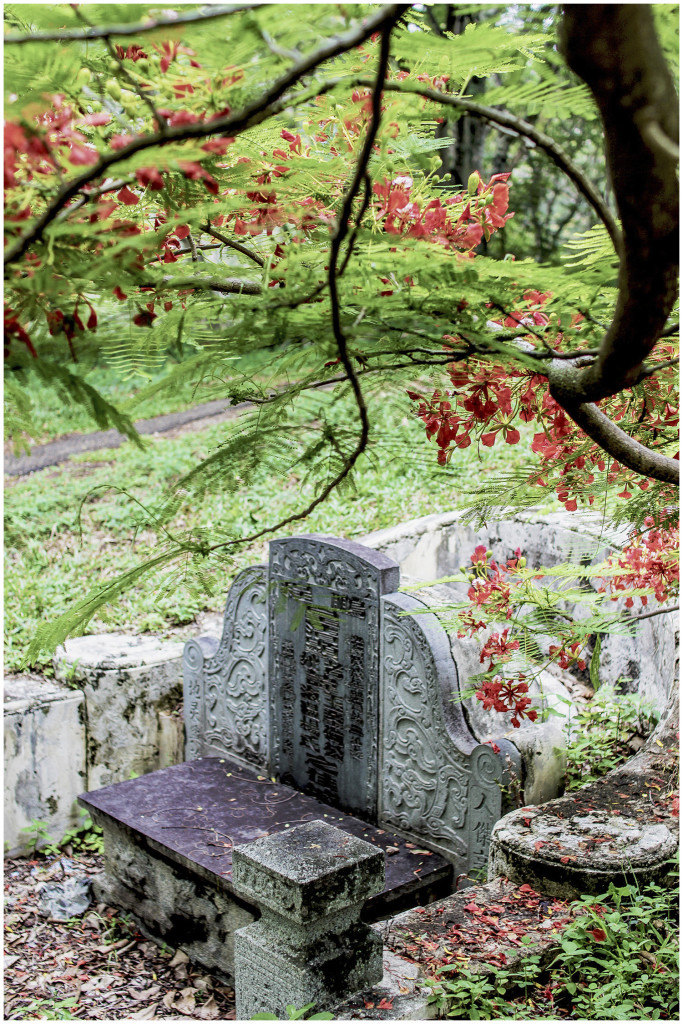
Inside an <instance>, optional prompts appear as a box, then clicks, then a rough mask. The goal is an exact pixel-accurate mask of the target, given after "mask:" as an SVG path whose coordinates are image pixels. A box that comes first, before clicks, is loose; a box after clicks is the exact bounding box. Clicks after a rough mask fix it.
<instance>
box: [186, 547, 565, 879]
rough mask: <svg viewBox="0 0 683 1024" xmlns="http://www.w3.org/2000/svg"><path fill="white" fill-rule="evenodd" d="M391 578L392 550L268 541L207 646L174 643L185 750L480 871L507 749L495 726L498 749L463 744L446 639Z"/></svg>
mask: <svg viewBox="0 0 683 1024" xmlns="http://www.w3.org/2000/svg"><path fill="white" fill-rule="evenodd" d="M399 582H400V571H399V567H398V565H397V563H396V562H395V561H394V560H393V559H391V558H389V557H387V556H386V555H385V554H382V553H378V552H376V551H374V550H372V549H370V548H367V547H364V546H361V545H359V544H356V543H354V542H352V541H346V540H339V539H336V538H332V537H318V536H307V535H303V536H299V537H292V538H287V539H283V540H276V541H273V542H272V543H271V545H270V560H269V565H268V567H264V566H256V567H254V568H252V569H248V570H245V571H244V572H243V573H241V574H240V576H239V577H238V578H237V579H236V580H235V582H234V583H233V585H232V587H231V589H230V593H229V595H228V600H227V604H226V610H225V617H224V625H223V635H222V639H221V641H220V643H219V642H218V641H217V640H216V639H214V638H211V637H201V638H200V639H199V640H198V641H190V642H189V643H187V644H186V645H185V652H184V679H185V719H186V727H187V736H188V743H187V753H188V757H190V758H196V757H199V756H207V755H213V756H216V755H219V756H220V755H224V756H226V757H229V758H231V759H232V760H234V761H236V762H237V763H241V764H244V765H245V766H246V765H248V764H252V765H253V766H255V767H259V768H261V769H262V770H263V771H264V772H267V773H268V774H269V775H274V776H275V777H277V778H279V779H280V780H281V781H283V782H284V783H286V784H288V785H291V786H294V787H295V788H297V789H299V790H301V791H303V792H305V793H308V794H311V795H314V796H317V797H318V798H320V799H322V800H325V801H327V802H328V803H330V804H331V805H333V806H335V807H337V808H339V809H342V810H344V811H349V812H351V813H355V814H357V815H358V816H360V817H361V818H363V819H364V820H366V821H369V822H372V823H375V822H378V823H380V824H382V825H384V826H386V827H387V828H389V829H391V828H399V829H400V830H401V831H402V832H404V833H405V834H406V835H407V836H408V837H410V838H414V839H415V840H416V841H417V842H418V843H422V844H425V845H427V846H429V847H431V848H432V849H434V850H436V851H438V852H440V853H442V854H443V855H444V856H446V857H447V858H448V859H449V860H450V861H451V862H452V863H454V865H455V867H456V869H457V874H460V875H463V876H467V875H468V873H471V872H476V871H484V870H485V868H486V862H487V856H488V836H489V834H490V831H491V828H492V826H493V823H494V821H496V820H497V818H498V817H499V816H500V814H501V813H502V802H501V784H502V785H504V786H505V785H507V783H508V781H511V780H513V779H515V780H516V781H518V776H519V771H518V768H519V767H520V761H519V754H518V751H517V750H516V748H515V747H514V745H513V744H512V743H510V742H509V741H508V740H506V739H505V737H504V736H501V729H500V728H498V730H497V731H496V729H495V728H492V729H491V730H489V731H488V733H487V734H486V735H485V736H484V737H483V738H484V739H485V740H489V739H491V740H495V742H496V744H497V746H498V747H499V748H500V751H501V752H500V754H499V753H497V752H494V749H493V748H492V747H491V746H486V745H483V744H481V743H477V738H476V737H475V735H474V734H473V732H472V729H471V727H470V725H469V724H468V722H467V721H466V718H465V717H464V716H463V709H462V701H461V699H460V688H459V681H458V671H457V669H456V666H455V664H454V661H453V654H452V649H451V647H450V646H449V644H450V641H449V638H448V636H447V634H446V632H445V631H444V629H443V627H442V626H441V624H440V623H439V622H438V620H437V619H436V618H435V616H433V615H424V614H416V615H415V616H414V617H410V616H406V615H404V612H411V611H412V612H416V613H421V612H424V611H425V606H424V603H422V602H420V601H419V600H417V599H415V598H412V597H408V596H401V595H398V594H397V593H396V591H397V588H398V585H399ZM441 589H442V590H444V591H445V596H450V591H446V588H441ZM430 596H431V595H430ZM380 719H381V720H380ZM495 724H496V723H492V725H494V726H495ZM416 737H419V742H416V741H415V738H416ZM508 776H509V778H508ZM529 777H530V778H532V775H531V774H530V775H529ZM553 782H555V777H554V776H553ZM541 791H542V786H541V785H535V786H531V787H530V789H529V793H530V795H533V796H534V797H536V796H537V794H538V793H539V792H541ZM554 792H555V790H553V793H554ZM551 795H552V794H551ZM508 796H509V791H508Z"/></svg>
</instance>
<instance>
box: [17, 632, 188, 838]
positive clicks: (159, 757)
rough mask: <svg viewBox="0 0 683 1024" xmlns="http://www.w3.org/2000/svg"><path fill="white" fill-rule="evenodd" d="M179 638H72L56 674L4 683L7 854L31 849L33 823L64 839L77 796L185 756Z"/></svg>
mask: <svg viewBox="0 0 683 1024" xmlns="http://www.w3.org/2000/svg"><path fill="white" fill-rule="evenodd" d="M182 647H183V645H182V644H181V643H166V642H162V641H159V640H156V639H155V638H153V637H135V636H123V635H120V634H111V633H107V634H101V635H97V636H84V637H77V638H74V639H72V640H68V641H67V642H66V644H65V645H64V647H61V648H59V650H58V651H57V653H56V655H55V671H56V676H57V678H56V681H54V682H53V681H52V680H48V679H45V678H43V677H41V676H16V677H9V678H8V679H6V680H5V719H4V736H5V789H4V796H5V822H4V826H5V831H4V835H5V853H6V855H15V854H18V853H21V852H23V851H24V850H26V849H27V848H30V847H31V844H32V842H33V835H34V834H35V827H34V826H32V824H31V822H32V821H38V822H40V823H42V824H43V825H44V827H45V831H46V833H47V835H48V836H49V837H50V838H51V839H53V840H60V839H61V838H62V837H63V836H64V834H65V832H66V831H67V830H68V829H69V828H71V827H73V826H74V825H75V824H77V823H78V820H79V815H78V813H77V809H76V804H75V800H76V797H77V796H78V794H79V793H82V792H83V791H84V790H87V789H95V788H97V787H98V786H104V785H108V784H109V783H112V782H121V781H123V780H124V779H128V778H131V776H133V775H141V774H144V773H145V772H149V771H153V770H154V769H155V768H165V767H167V766H168V765H170V764H177V763H178V762H179V761H182V760H183V759H184V755H183V722H182V715H181V713H180V709H181V706H182V664H181V655H182Z"/></svg>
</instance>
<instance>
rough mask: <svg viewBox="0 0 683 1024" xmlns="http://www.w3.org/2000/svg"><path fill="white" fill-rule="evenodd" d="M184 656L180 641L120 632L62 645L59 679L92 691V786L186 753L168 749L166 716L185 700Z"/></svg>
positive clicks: (88, 697)
mask: <svg viewBox="0 0 683 1024" xmlns="http://www.w3.org/2000/svg"><path fill="white" fill-rule="evenodd" d="M181 657H182V644H180V643H175V642H165V641H160V640H157V639H156V638H154V637H145V636H124V635H122V634H117V633H102V634H99V635H96V636H82V637H76V638H74V639H72V640H67V641H66V643H65V644H64V646H63V647H60V648H58V650H57V653H56V654H55V670H56V673H57V677H58V678H59V679H66V680H68V682H69V684H70V685H71V686H73V687H77V688H78V689H80V690H81V691H82V693H83V695H84V697H85V706H86V713H87V715H86V732H87V736H86V762H87V765H88V787H89V788H91V789H94V788H96V787H98V786H105V785H109V784H110V783H112V782H120V781H122V780H124V779H128V778H130V777H131V775H132V774H135V775H142V774H144V773H145V772H149V771H152V770H153V769H155V768H159V767H162V766H163V762H166V763H168V762H169V761H177V760H181V759H182V748H181V749H177V750H176V751H173V750H172V749H171V750H169V738H170V737H172V736H173V723H172V722H169V720H168V714H167V713H168V712H171V711H173V710H174V709H176V708H177V707H178V705H179V704H180V701H181V699H182V688H181V686H182V684H181V679H182V677H181ZM164 713H166V715H165V717H164V719H163V720H160V715H162V714H164ZM176 735H177V736H179V733H176ZM172 745H173V744H172V743H171V747H172Z"/></svg>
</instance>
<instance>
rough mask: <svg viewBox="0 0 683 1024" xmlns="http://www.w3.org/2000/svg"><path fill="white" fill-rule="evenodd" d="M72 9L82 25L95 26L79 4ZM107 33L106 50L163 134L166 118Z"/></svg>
mask: <svg viewBox="0 0 683 1024" xmlns="http://www.w3.org/2000/svg"><path fill="white" fill-rule="evenodd" d="M72 10H73V12H74V14H75V15H76V17H77V18H78V19H79V21H82V22H83V24H84V25H87V26H88V28H90V29H92V28H96V26H95V25H93V24H92V22H91V21H89V20H88V19H87V18H86V16H85V14H84V13H83V11H82V10H81V8H80V5H77V4H73V5H72ZM109 35H110V33H107V34H106V35H103V36H102V39H103V41H104V45H105V46H106V47H107V50H108V52H109V56H110V57H111V58H112V60H113V61H115V62H116V64H117V65H118V68H119V71H120V73H121V74H122V75H123V77H124V78H125V80H126V81H127V82H128V84H129V85H130V86H131V87H132V88H133V89H134V90H135V92H136V94H137V95H138V96H139V98H140V99H141V100H142V102H143V103H144V104H145V106H146V107H147V108H148V109H149V111H150V113H151V115H152V120H153V121H154V123H155V124H156V126H157V131H158V132H159V133H160V134H162V135H163V134H164V133H165V131H166V119H165V118H163V117H162V116H161V114H160V113H159V111H158V110H157V108H156V107H155V106H154V103H153V101H152V99H151V98H150V97H149V96H148V95H147V93H146V92H145V91H144V89H143V88H142V86H141V85H140V83H139V82H138V81H137V80H136V79H135V78H133V76H132V75H131V74H130V72H129V71H128V69H127V68H126V67H125V65H124V63H123V61H122V60H121V58H120V57H119V55H118V53H117V52H116V50H115V48H114V46H113V45H112V41H111V39H110V38H109Z"/></svg>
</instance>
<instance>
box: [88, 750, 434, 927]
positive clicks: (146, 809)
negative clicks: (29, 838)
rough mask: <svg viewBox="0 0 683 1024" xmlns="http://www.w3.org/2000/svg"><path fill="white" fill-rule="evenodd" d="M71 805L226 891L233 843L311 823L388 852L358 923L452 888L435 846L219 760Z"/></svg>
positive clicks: (96, 794) (133, 781)
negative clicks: (379, 888)
mask: <svg viewBox="0 0 683 1024" xmlns="http://www.w3.org/2000/svg"><path fill="white" fill-rule="evenodd" d="M80 802H81V803H82V804H83V805H84V806H85V807H86V808H88V810H89V811H90V812H91V813H92V814H93V818H94V819H95V820H96V821H97V822H98V823H100V824H105V825H106V824H111V825H112V826H115V827H116V829H117V831H118V832H120V833H123V834H125V835H126V836H127V837H128V839H129V841H130V842H131V844H134V846H135V847H136V848H139V849H141V850H142V851H144V852H145V854H146V855H147V856H148V857H149V856H151V857H155V856H156V857H161V858H162V859H163V860H164V861H165V862H166V863H171V864H176V865H178V866H179V867H180V868H181V871H182V874H183V875H185V874H189V875H190V876H194V877H196V878H199V879H201V880H202V881H203V882H204V883H208V885H209V886H210V887H211V888H212V889H213V890H214V891H215V890H219V891H223V892H224V893H225V894H226V895H229V896H230V897H232V895H233V891H234V890H233V886H232V877H231V868H232V849H233V846H239V845H240V844H242V843H248V842H251V841H252V840H255V839H259V838H262V837H263V836H266V835H272V834H273V833H276V832H281V831H282V830H283V829H286V828H292V827H294V826H296V825H300V824H302V823H304V822H307V821H315V820H322V821H326V822H327V823H328V824H330V825H334V826H336V827H337V828H340V829H343V830H345V831H346V832H349V833H350V834H351V835H354V836H357V837H358V838H360V839H365V840H366V842H369V843H373V844H374V845H376V846H377V847H378V848H381V849H384V850H387V849H388V850H389V852H388V853H386V855H385V864H386V885H385V887H384V890H383V892H381V893H379V894H377V895H376V896H373V897H371V898H370V899H369V900H368V902H367V904H366V907H365V911H364V917H365V919H366V920H368V921H377V920H380V919H382V918H386V917H389V916H391V915H392V914H396V913H399V912H400V911H401V910H403V909H406V908H408V907H414V906H415V905H416V904H418V903H428V902H431V901H432V900H434V899H439V898H441V897H443V896H446V895H448V894H449V893H450V892H451V891H452V888H453V868H452V865H451V864H450V863H449V862H448V861H446V860H445V859H444V858H443V857H441V856H440V855H439V854H438V853H429V852H428V851H426V850H423V849H421V848H420V847H418V846H417V845H416V844H414V843H410V842H407V841H406V840H405V839H403V838H402V837H401V836H399V835H396V834H395V833H393V832H387V831H385V830H383V829H380V828H377V827H375V826H373V825H368V824H366V823H365V822H363V821H361V820H360V819H358V818H355V817H352V816H351V815H349V814H344V813H343V812H340V811H339V810H337V809H335V808H334V807H332V806H330V805H329V804H325V803H323V802H321V801H320V800H318V799H317V798H316V797H313V796H307V795H305V794H303V793H300V792H298V791H297V790H295V789H292V788H290V787H289V786H285V785H280V784H278V783H275V782H273V781H272V780H271V779H269V778H267V777H266V776H265V775H262V774H259V773H258V772H257V771H253V770H251V769H249V768H245V767H242V766H241V765H240V766H238V765H237V764H235V763H234V762H231V761H229V760H228V759H226V758H218V757H203V758H199V759H198V760H196V761H186V762H185V763H183V764H179V765H173V766H172V767H171V768H164V769H162V770H160V771H155V772H152V773H151V774H150V775H143V776H141V777H140V778H137V779H131V780H130V781H128V782H119V783H116V784H115V785H113V786H106V787H105V788H104V789H99V790H97V791H94V792H92V793H85V794H83V795H82V796H81V797H80Z"/></svg>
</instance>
